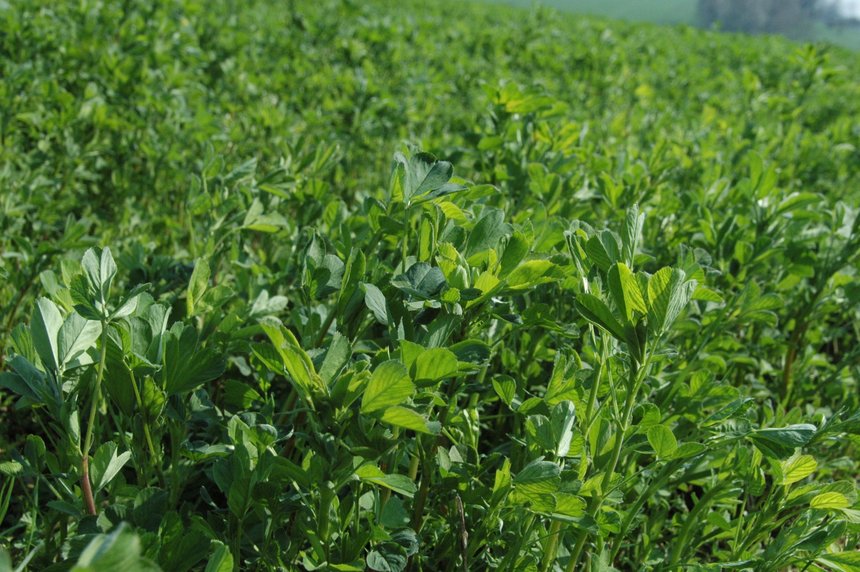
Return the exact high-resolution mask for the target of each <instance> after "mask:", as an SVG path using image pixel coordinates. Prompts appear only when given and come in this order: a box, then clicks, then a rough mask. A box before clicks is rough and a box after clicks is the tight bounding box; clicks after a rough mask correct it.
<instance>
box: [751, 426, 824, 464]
mask: <svg viewBox="0 0 860 572" xmlns="http://www.w3.org/2000/svg"><path fill="white" fill-rule="evenodd" d="M815 431H816V429H815V425H810V424H808V423H803V424H797V425H789V426H788V427H778V428H777V427H771V428H767V429H757V430H756V431H753V432H752V433H750V434H749V439H750V440H751V441H752V442H753V443H754V444H755V445H756V447H758V448H759V449H760V450H761V452H762V453H764V454H765V455H768V456H770V457H776V458H780V459H782V458H785V457H788V456H790V455H791V454H792V453H794V450H795V449H797V448H798V447H803V446H804V445H806V444H807V443H808V442H809V440H810V439H812V436H813V435H815Z"/></svg>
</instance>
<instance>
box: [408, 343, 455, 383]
mask: <svg viewBox="0 0 860 572" xmlns="http://www.w3.org/2000/svg"><path fill="white" fill-rule="evenodd" d="M414 372H415V373H414V375H413V378H414V379H415V382H416V383H420V382H422V381H423V382H435V381H439V380H441V379H445V378H448V377H454V376H455V375H457V373H458V365H457V356H456V355H454V353H453V352H452V351H451V350H448V349H446V348H431V349H429V350H424V351H423V352H421V354H420V355H419V356H418V357H417V358H416V360H415V370H414Z"/></svg>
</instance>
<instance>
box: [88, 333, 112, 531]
mask: <svg viewBox="0 0 860 572" xmlns="http://www.w3.org/2000/svg"><path fill="white" fill-rule="evenodd" d="M107 341H108V326H107V323H106V322H105V321H104V320H102V349H101V355H100V356H99V366H98V371H97V373H96V385H95V387H94V388H93V397H92V403H91V405H90V415H89V417H88V418H87V432H86V435H85V436H84V448H83V450H82V451H81V490H82V491H83V493H84V502H85V503H86V505H87V513H88V514H92V515H95V514H96V502H95V498H94V497H93V487H92V483H91V482H90V458H89V457H90V449H91V448H92V446H93V427H94V426H95V424H96V412H98V409H99V401H100V399H99V398H100V397H101V387H102V379H103V378H104V373H105V362H106V361H107Z"/></svg>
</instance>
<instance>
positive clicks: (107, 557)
mask: <svg viewBox="0 0 860 572" xmlns="http://www.w3.org/2000/svg"><path fill="white" fill-rule="evenodd" d="M140 553H141V546H140V539H139V538H138V537H137V535H136V534H134V532H132V531H131V530H130V529H129V528H128V527H127V525H126V524H125V523H121V524H120V525H119V526H118V527H117V528H116V530H114V531H113V532H111V533H110V534H99V535H98V536H96V537H95V538H93V539H92V540H91V541H90V543H89V544H87V546H86V548H84V550H83V551H82V552H81V555H80V556H79V557H78V561H77V563H76V564H75V566H74V567H73V568H72V571H71V572H104V571H105V570H122V571H123V572H155V571H156V570H160V568H158V566H156V565H155V564H153V563H152V562H150V561H148V560H146V559H144V558H142V557H141V555H140Z"/></svg>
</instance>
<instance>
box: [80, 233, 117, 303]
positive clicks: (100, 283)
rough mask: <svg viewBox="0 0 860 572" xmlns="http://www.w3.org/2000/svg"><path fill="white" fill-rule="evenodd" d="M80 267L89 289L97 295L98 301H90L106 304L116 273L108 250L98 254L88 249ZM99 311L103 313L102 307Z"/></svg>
mask: <svg viewBox="0 0 860 572" xmlns="http://www.w3.org/2000/svg"><path fill="white" fill-rule="evenodd" d="M81 267H82V268H83V270H84V276H86V279H87V282H89V286H90V288H92V290H94V291H95V292H96V293H97V294H98V300H92V301H93V302H100V303H105V302H107V300H108V299H109V298H110V288H111V284H112V283H113V279H114V277H115V276H116V271H117V268H116V263H115V262H114V260H113V255H112V254H111V251H110V248H104V249H102V251H101V252H100V253H99V252H98V251H97V250H96V249H94V248H90V249H89V250H87V251H86V252H85V253H84V256H83V258H82V259H81ZM101 311H102V312H104V311H105V309H104V308H103V307H102V308H101Z"/></svg>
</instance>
